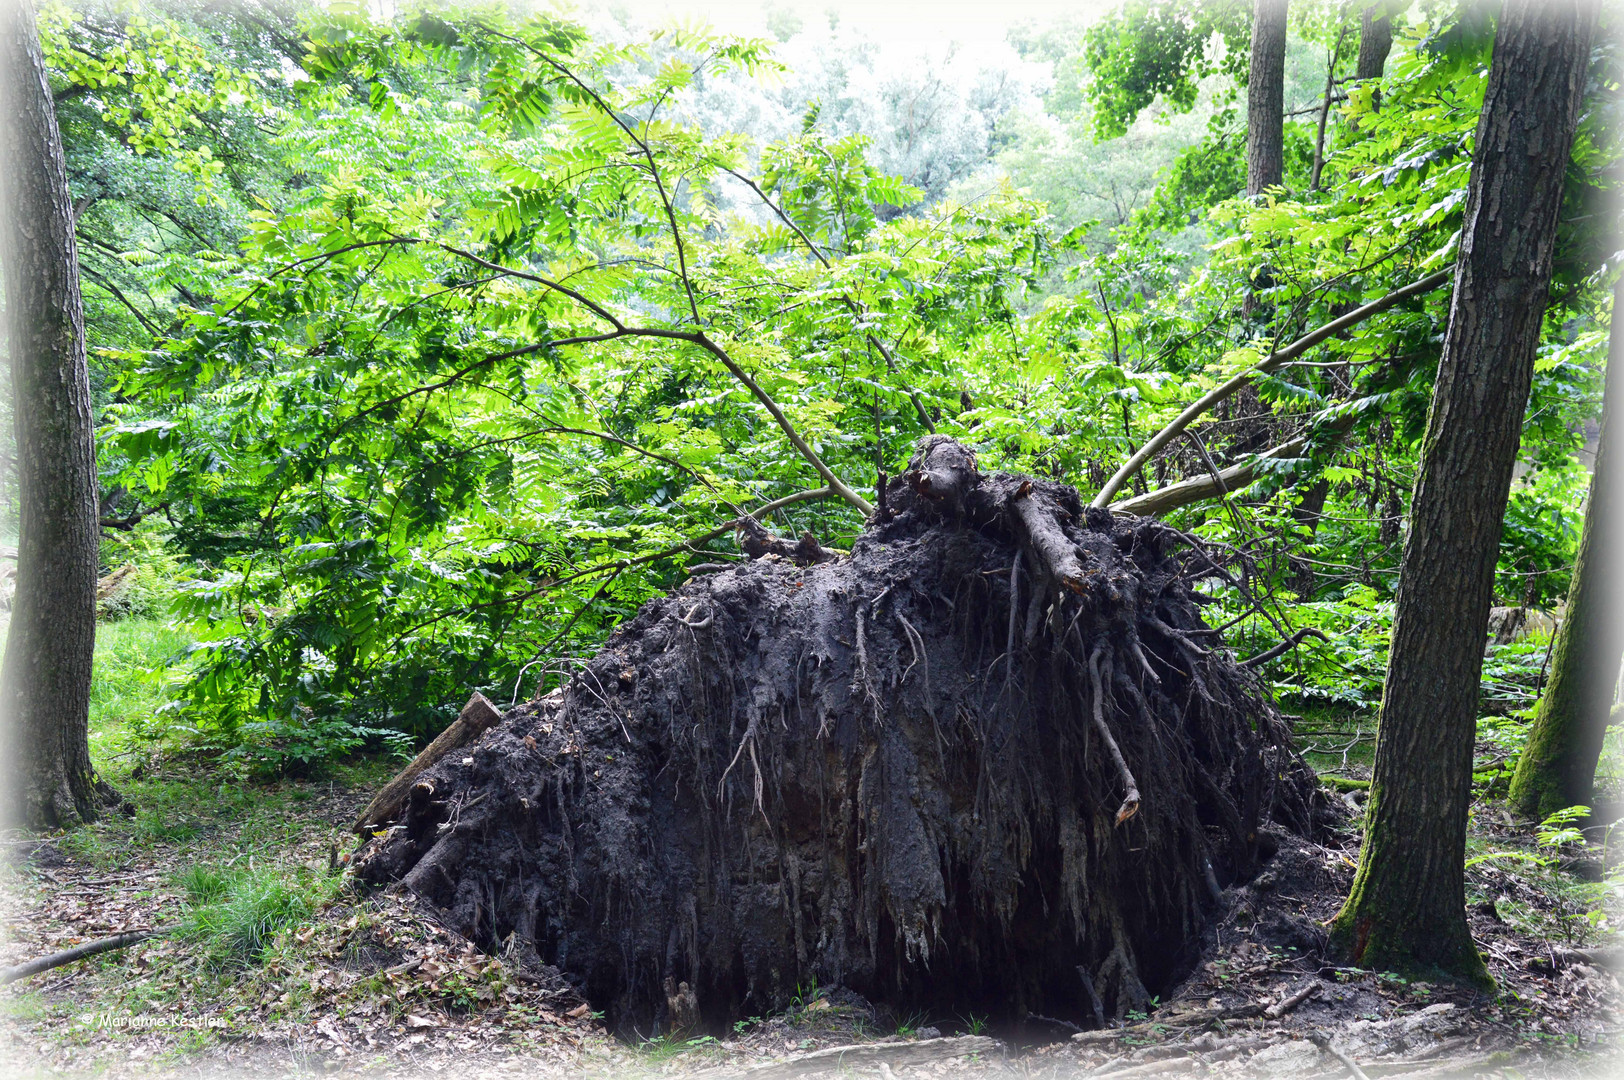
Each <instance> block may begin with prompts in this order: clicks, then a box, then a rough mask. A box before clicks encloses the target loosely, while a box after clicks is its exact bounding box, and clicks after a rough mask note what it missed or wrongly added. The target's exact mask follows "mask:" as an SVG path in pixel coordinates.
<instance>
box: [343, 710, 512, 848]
mask: <svg viewBox="0 0 1624 1080" xmlns="http://www.w3.org/2000/svg"><path fill="white" fill-rule="evenodd" d="M500 719H502V714H501V712H499V711H498V710H497V708H496V706H495V705H492V704H491V703H490V701H489V700H488V699H487V698H486V697H485V695H484V694H481V693H480V692H479V691H478V690H475V691H474V696H473V697H471V698H469V699H468V704H466V705H464V706H463V707H462V712H461V713H459V714H458V715H457V718H456V719H455V720H453V721H451V724H450V726H449V727H447V728H446V729H445V730H444V731H442V732H440V734H439V735H437V736H435V739H434V741H433V742H431V743H429V744H428V745H427V746H425V747H424V748H423V752H422V753H420V754H418V755H417V756H416V757H415V758H413V759H412V761H411V764H409V765H407V766H406V767H405V768H404V769H402V770H400V772H398V773H396V774H395V778H394V779H393V780H391V781H389V783H387V784H385V785H384V788H383V790H382V791H380V792H378V794H377V796H376V797H374V798H373V800H372V802H370V803H369V804H367V808H366V809H365V810H363V811H361V816H360V817H359V818H357V819H356V821H355V831H356V832H358V833H367V832H370V831H371V830H373V829H375V828H377V827H378V826H379V825H383V824H385V823H386V822H388V821H389V820H390V819H391V818H393V817H394V816H395V812H396V811H398V810H399V809H400V804H401V803H402V802H404V801H405V799H406V794H407V792H409V791H410V790H411V788H412V783H413V781H415V780H416V779H417V778H418V776H420V775H421V774H422V772H423V770H425V769H427V768H428V767H429V766H430V765H433V764H434V763H435V762H436V761H439V760H440V759H441V758H443V757H445V756H446V755H447V754H449V753H451V751H453V750H456V749H459V748H461V747H463V746H466V745H468V744H469V743H471V742H473V741H474V740H475V739H477V738H479V736H480V735H482V734H484V732H485V729H486V728H488V727H490V726H491V725H492V724H494V723H496V722H497V721H498V720H500Z"/></svg>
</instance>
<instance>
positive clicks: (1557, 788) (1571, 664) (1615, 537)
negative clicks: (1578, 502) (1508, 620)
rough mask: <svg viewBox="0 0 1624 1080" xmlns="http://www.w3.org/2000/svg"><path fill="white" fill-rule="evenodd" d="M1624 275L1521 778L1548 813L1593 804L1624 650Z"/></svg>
mask: <svg viewBox="0 0 1624 1080" xmlns="http://www.w3.org/2000/svg"><path fill="white" fill-rule="evenodd" d="M1620 300H1624V282H1620V283H1619V285H1618V286H1617V287H1616V288H1615V289H1614V291H1613V328H1612V340H1611V343H1610V348H1609V350H1608V351H1609V353H1610V355H1609V356H1608V358H1607V389H1606V391H1605V393H1604V395H1603V398H1602V419H1601V442H1600V443H1599V444H1598V445H1597V447H1596V471H1595V472H1594V473H1593V474H1592V475H1591V477H1590V504H1589V505H1588V506H1587V507H1586V508H1585V527H1584V535H1583V536H1582V538H1581V539H1580V541H1579V556H1578V558H1577V559H1576V560H1575V561H1574V564H1573V583H1572V584H1571V585H1569V586H1568V611H1567V617H1566V618H1565V619H1563V620H1562V625H1561V626H1560V627H1559V628H1558V630H1557V632H1556V642H1555V645H1554V647H1553V650H1552V653H1551V685H1550V687H1549V688H1548V689H1547V690H1546V691H1545V697H1544V698H1543V699H1542V700H1541V701H1540V704H1539V712H1538V713H1537V714H1536V715H1535V717H1534V726H1533V727H1532V728H1531V729H1530V730H1529V732H1528V745H1527V747H1526V748H1525V749H1524V750H1523V754H1522V758H1521V760H1520V761H1518V763H1517V771H1516V773H1515V774H1514V775H1513V776H1512V778H1511V803H1512V805H1513V806H1515V807H1517V809H1518V810H1520V811H1522V812H1523V813H1525V814H1531V815H1534V816H1537V817H1545V816H1547V815H1549V814H1551V813H1553V812H1555V811H1557V810H1561V809H1563V808H1564V807H1568V806H1592V805H1594V799H1595V793H1596V791H1595V779H1596V761H1597V759H1598V758H1600V756H1601V744H1602V737H1603V736H1604V735H1605V734H1606V733H1607V721H1608V718H1609V714H1610V713H1611V712H1612V708H1613V688H1614V685H1615V684H1616V682H1617V680H1618V669H1619V661H1620V659H1621V657H1624V482H1621V481H1624V475H1621V474H1620V473H1619V471H1618V470H1619V463H1618V461H1617V458H1618V446H1617V443H1618V438H1619V435H1618V431H1617V430H1616V428H1617V424H1618V408H1619V405H1618V399H1619V395H1620V394H1624V385H1621V384H1624V374H1621V372H1620V369H1621V368H1624V326H1620V325H1619V321H1620V319H1624V307H1621V306H1620V303H1619V301H1620Z"/></svg>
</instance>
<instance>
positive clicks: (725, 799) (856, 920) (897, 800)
mask: <svg viewBox="0 0 1624 1080" xmlns="http://www.w3.org/2000/svg"><path fill="white" fill-rule="evenodd" d="M885 505H886V507H887V510H888V514H887V515H885V516H884V517H885V520H879V519H878V518H877V519H875V520H874V521H871V522H870V525H869V527H868V528H867V529H866V530H865V531H864V532H863V533H862V534H861V535H860V536H859V537H858V538H857V541H856V542H855V544H854V545H853V547H852V551H851V554H850V556H849V557H845V558H838V559H831V560H827V561H818V562H808V563H807V565H797V563H798V562H801V561H805V560H802V559H800V558H799V557H798V556H800V555H803V554H805V553H807V552H808V551H810V550H811V545H808V546H807V547H806V548H802V547H800V545H795V546H793V547H783V546H775V545H773V544H770V543H766V544H761V545H759V546H758V550H762V551H764V552H765V554H764V555H763V556H762V557H761V558H759V559H755V560H752V561H749V562H745V563H741V564H738V565H735V566H732V567H728V568H726V569H722V570H718V571H717V572H714V573H708V574H705V575H703V576H699V577H695V578H692V579H691V580H689V581H687V582H686V583H684V584H683V585H682V586H681V587H680V588H679V589H678V590H677V591H676V592H675V593H674V594H672V595H670V596H667V597H663V598H660V599H656V600H654V601H651V602H650V603H648V604H647V605H645V606H644V608H643V609H642V610H641V611H640V612H639V613H638V614H637V615H636V616H635V617H634V618H632V619H631V620H629V621H627V622H626V623H625V624H623V625H622V626H621V627H620V628H619V629H618V630H617V631H616V632H615V633H614V634H613V635H612V636H611V637H610V639H609V640H608V642H606V644H605V645H604V647H603V649H602V650H601V651H600V652H599V653H598V655H597V656H596V657H594V658H593V659H592V660H590V661H588V662H587V663H586V664H585V665H584V666H583V667H582V668H581V669H580V670H579V671H578V672H577V674H576V675H575V676H574V677H573V678H571V679H570V680H569V682H568V683H567V684H566V685H565V686H564V687H562V688H561V689H560V690H557V691H554V692H552V693H550V694H549V695H547V696H546V697H544V698H540V699H537V700H535V701H531V702H527V703H525V704H522V705H520V706H519V707H518V708H516V709H514V710H512V711H510V712H508V713H507V714H506V715H505V716H504V717H503V718H502V720H501V722H499V723H498V724H496V725H495V726H494V727H492V728H491V729H490V730H489V731H487V732H485V733H484V734H483V735H482V736H481V737H480V738H479V740H478V741H477V742H476V743H475V744H473V745H472V746H471V747H470V748H468V749H467V750H466V751H465V752H463V753H458V754H453V755H447V756H446V757H443V758H441V759H440V760H439V761H438V762H437V763H436V764H434V765H432V766H430V767H429V768H427V769H426V770H424V771H423V773H422V774H421V776H420V777H419V778H418V780H417V781H416V782H415V783H414V785H413V786H412V788H411V790H410V792H409V794H408V796H407V798H406V800H405V802H404V803H403V804H402V805H401V808H400V810H399V812H398V813H397V814H396V816H395V818H394V819H393V821H392V822H391V823H389V825H388V828H387V830H386V831H385V832H384V833H383V834H382V835H381V836H376V837H373V838H371V839H369V840H368V841H367V842H366V844H365V846H364V848H363V850H362V852H361V853H360V854H359V858H358V867H359V873H360V874H361V876H362V878H363V879H364V880H368V881H371V882H375V883H377V884H380V885H382V884H392V883H393V884H397V885H398V886H400V887H404V888H406V889H409V890H411V891H412V892H415V893H416V894H418V895H419V896H421V897H422V898H424V899H425V900H427V901H428V902H430V903H431V904H433V905H435V906H436V907H438V908H439V909H440V910H441V912H442V913H443V914H442V917H443V918H444V919H445V921H446V922H447V923H448V925H451V926H453V927H455V928H456V929H457V930H459V931H460V932H462V933H464V934H466V935H467V936H468V937H470V938H472V939H473V940H475V941H476V942H479V943H481V944H482V945H483V946H485V947H487V948H496V947H498V946H499V945H500V946H502V947H510V948H514V949H518V950H520V951H522V952H524V953H525V954H527V955H529V956H531V958H532V959H535V960H540V961H543V962H547V963H553V964H556V965H557V966H559V967H560V968H562V969H563V970H564V971H565V972H566V973H568V974H570V975H571V976H573V977H574V978H575V979H576V980H577V985H578V987H579V988H580V989H581V990H582V991H583V992H584V993H585V995H586V996H587V997H588V998H589V999H590V1000H591V1001H592V1002H593V1003H594V1005H595V1006H596V1007H598V1008H602V1009H605V1010H606V1011H607V1012H608V1014H609V1019H610V1021H611V1023H612V1024H614V1025H615V1026H617V1027H619V1028H621V1029H622V1030H626V1031H638V1032H641V1033H642V1034H644V1035H647V1034H650V1033H651V1032H653V1031H656V1030H659V1029H660V1027H661V1026H672V1025H676V1024H678V1023H679V1022H680V1023H681V1024H687V1023H691V1022H692V1021H691V1019H690V1017H689V1015H688V1014H689V1013H691V1012H693V1011H695V1010H697V1013H698V1016H699V1020H700V1022H701V1023H702V1024H703V1025H705V1026H708V1027H710V1028H712V1029H713V1030H715V1029H720V1028H722V1027H723V1026H725V1025H727V1024H729V1023H730V1022H731V1021H732V1020H733V1019H735V1018H737V1017H741V1016H749V1015H762V1014H764V1013H766V1012H767V1011H769V1010H772V1009H776V1008H781V1007H783V1006H784V1005H785V1004H787V1002H788V1001H789V999H790V998H791V997H792V996H793V995H794V994H795V993H796V988H797V986H798V985H801V986H804V985H806V984H807V983H809V982H811V981H813V980H816V981H817V982H818V983H819V984H820V985H840V984H843V985H846V986H848V987H850V988H851V989H853V990H855V991H857V992H859V993H862V994H864V995H866V996H868V997H870V998H871V999H874V1000H884V1001H888V1002H891V1003H893V1004H895V1005H897V1006H899V1007H906V1008H939V1009H942V1010H944V1011H951V1012H959V1013H967V1012H981V1013H995V1014H1000V1015H1006V1014H1007V1015H1013V1016H1024V1015H1026V1014H1027V1013H1037V1014H1040V1015H1047V1016H1058V1017H1063V1018H1066V1019H1068V1020H1070V1021H1076V1022H1078V1023H1079V1024H1080V1025H1083V1024H1088V1023H1094V1022H1095V1019H1094V1012H1095V1004H1094V1002H1095V1001H1096V1000H1097V1001H1098V1003H1099V1008H1100V1012H1101V1014H1104V1013H1106V1012H1109V1013H1111V1014H1114V1015H1116V1016H1119V1017H1120V1016H1123V1015H1126V1013H1127V1012H1128V1011H1130V1010H1134V1009H1144V1008H1146V1007H1147V1004H1148V1002H1149V999H1150V996H1151V994H1153V993H1158V992H1160V991H1161V990H1163V989H1165V988H1166V987H1168V986H1170V985H1171V984H1172V982H1173V981H1174V980H1175V979H1176V978H1177V977H1179V976H1180V975H1181V974H1182V973H1183V972H1185V971H1186V970H1187V969H1188V967H1189V965H1190V964H1191V963H1193V961H1194V958H1195V956H1196V951H1197V947H1198V943H1199V940H1200V933H1201V927H1202V924H1203V922H1204V919H1205V907H1206V905H1208V904H1210V903H1211V902H1212V900H1211V897H1212V895H1213V891H1212V890H1213V884H1212V883H1214V882H1224V883H1230V882H1234V881H1237V880H1242V879H1244V878H1246V877H1248V876H1249V875H1250V874H1252V873H1253V872H1254V871H1255V869H1256V867H1257V865H1258V863H1259V859H1260V858H1261V857H1262V855H1263V854H1265V853H1266V851H1267V850H1268V848H1267V846H1266V840H1265V838H1264V837H1263V835H1262V834H1263V833H1264V831H1265V829H1266V828H1267V827H1269V826H1271V824H1272V825H1274V826H1278V827H1285V828H1289V829H1292V830H1296V831H1307V830H1309V829H1310V827H1311V826H1312V824H1313V821H1314V815H1315V809H1316V806H1318V805H1322V801H1323V796H1321V795H1320V794H1319V793H1318V788H1317V787H1316V785H1315V782H1314V777H1313V774H1312V773H1311V772H1310V771H1309V770H1308V769H1307V768H1306V767H1305V766H1304V765H1303V764H1302V762H1301V761H1300V759H1299V758H1298V757H1297V756H1296V754H1295V752H1294V751H1293V750H1292V749H1291V747H1290V745H1289V735H1288V729H1287V727H1286V725H1285V723H1284V721H1283V720H1282V719H1281V717H1280V714H1279V713H1278V711H1277V710H1276V709H1275V708H1274V706H1273V704H1272V703H1271V702H1270V701H1269V700H1268V699H1267V697H1266V696H1265V694H1264V692H1263V689H1262V686H1261V684H1260V683H1259V682H1258V681H1257V679H1256V677H1255V676H1253V675H1251V674H1249V673H1247V672H1245V671H1243V670H1242V669H1241V668H1239V667H1238V666H1237V665H1236V664H1235V663H1234V661H1233V660H1232V659H1231V658H1230V657H1229V655H1228V654H1227V653H1226V652H1224V651H1222V650H1221V649H1215V648H1208V647H1207V646H1206V645H1204V644H1198V643H1197V640H1198V639H1197V637H1195V636H1192V635H1193V634H1194V633H1195V632H1196V631H1202V630H1205V629H1206V628H1205V626H1204V624H1203V623H1202V622H1201V617H1200V613H1199V609H1198V607H1197V605H1196V603H1195V601H1194V600H1193V599H1192V598H1191V594H1190V587H1189V583H1188V579H1189V577H1190V575H1191V573H1193V572H1194V571H1195V570H1196V567H1195V566H1194V565H1192V566H1191V567H1186V566H1185V562H1184V559H1185V556H1184V555H1183V554H1181V546H1182V544H1183V543H1184V541H1183V540H1182V539H1181V537H1180V536H1179V534H1178V533H1176V532H1174V531H1173V530H1171V529H1168V528H1167V527H1165V526H1163V525H1161V524H1160V523H1158V522H1155V521H1150V520H1142V519H1133V518H1122V517H1113V515H1112V514H1111V513H1110V512H1109V511H1107V510H1103V509H1092V510H1085V508H1084V507H1083V505H1082V502H1081V500H1080V499H1079V497H1078V495H1077V493H1076V491H1075V490H1073V489H1072V488H1069V487H1065V486H1063V485H1060V484H1055V483H1049V482H1046V481H1041V480H1034V479H1029V478H1026V477H1020V476H1010V475H1007V474H995V475H990V476H985V475H981V474H980V473H979V472H978V470H977V469H976V465H975V458H974V455H973V454H972V453H971V452H970V451H969V450H967V449H966V448H964V447H962V446H960V445H959V444H957V443H955V442H953V441H952V440H950V439H947V438H945V437H943V436H930V437H928V438H926V439H924V440H922V441H921V444H920V448H919V452H918V454H916V456H915V459H914V461H913V462H912V464H911V466H910V468H909V470H908V472H907V473H905V474H904V475H903V476H901V477H898V478H897V479H895V480H893V481H892V482H891V483H890V484H889V486H888V487H887V489H886V499H885ZM759 540H760V537H755V538H753V539H752V544H756V542H757V541H759ZM1192 558H1193V556H1192ZM1203 565H1204V564H1203ZM1023 627H1024V631H1025V632H1024V633H1021V632H1018V631H1020V630H1021V629H1022V628H1023ZM1199 640H1200V641H1201V642H1209V641H1210V640H1211V638H1210V637H1208V636H1202V637H1200V638H1199ZM668 980H669V983H668ZM683 983H686V984H687V988H688V989H687V991H684V992H682V993H681V996H682V998H683V1000H684V1002H685V1003H686V1004H684V1006H683V1007H682V1009H681V1010H679V1011H681V1012H682V1013H683V1014H684V1015H683V1016H681V1017H678V1016H672V1015H668V1014H669V1013H670V1012H671V1011H672V1008H671V1006H670V1004H669V997H668V992H667V989H666V987H667V986H668V985H671V986H679V987H680V984H683ZM690 994H691V995H692V997H690V996H689V995H690Z"/></svg>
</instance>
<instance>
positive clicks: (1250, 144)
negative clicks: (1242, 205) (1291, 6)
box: [1246, 0, 1286, 195]
mask: <svg viewBox="0 0 1624 1080" xmlns="http://www.w3.org/2000/svg"><path fill="white" fill-rule="evenodd" d="M1285 78H1286V0H1255V2H1254V3H1253V5H1252V60H1251V67H1250V68H1249V69H1248V74H1247V76H1246V194H1248V195H1257V194H1259V193H1261V192H1262V191H1264V190H1265V189H1267V188H1271V187H1278V186H1280V183H1281V181H1282V180H1283V179H1284V178H1285V169H1286V160H1285V108H1286V106H1285V92H1286V91H1285Z"/></svg>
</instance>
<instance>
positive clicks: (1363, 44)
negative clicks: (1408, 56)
mask: <svg viewBox="0 0 1624 1080" xmlns="http://www.w3.org/2000/svg"><path fill="white" fill-rule="evenodd" d="M1392 51H1393V20H1392V18H1391V17H1390V16H1389V15H1388V12H1387V0H1376V2H1375V3H1373V4H1369V5H1367V6H1366V7H1365V9H1364V11H1362V12H1360V13H1359V61H1358V64H1357V65H1356V66H1355V67H1354V78H1357V79H1379V78H1381V77H1382V72H1383V71H1384V70H1385V69H1386V68H1387V54H1388V53H1390V52H1392Z"/></svg>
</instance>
